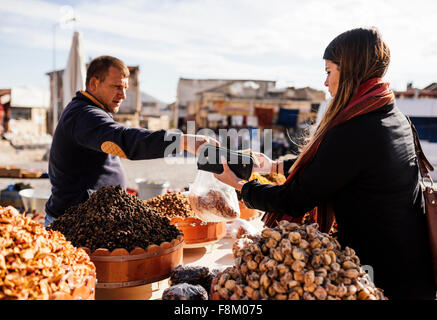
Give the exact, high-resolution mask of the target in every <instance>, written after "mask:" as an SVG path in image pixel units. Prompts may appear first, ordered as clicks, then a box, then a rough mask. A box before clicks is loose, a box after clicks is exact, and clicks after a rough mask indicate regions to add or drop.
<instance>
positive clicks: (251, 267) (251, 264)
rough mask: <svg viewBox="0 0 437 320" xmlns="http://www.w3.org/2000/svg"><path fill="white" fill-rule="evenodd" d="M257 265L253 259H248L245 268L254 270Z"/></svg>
mask: <svg viewBox="0 0 437 320" xmlns="http://www.w3.org/2000/svg"><path fill="white" fill-rule="evenodd" d="M257 267H258V263H256V262H255V261H253V260H250V261H249V262H248V263H247V268H248V269H249V270H251V271H252V270H255V269H256V268H257Z"/></svg>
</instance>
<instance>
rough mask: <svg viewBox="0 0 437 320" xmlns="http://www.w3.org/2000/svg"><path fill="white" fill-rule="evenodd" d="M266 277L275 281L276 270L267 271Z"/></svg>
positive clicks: (277, 273)
mask: <svg viewBox="0 0 437 320" xmlns="http://www.w3.org/2000/svg"><path fill="white" fill-rule="evenodd" d="M267 275H268V276H269V278H270V279H276V278H277V277H278V276H279V272H278V268H273V269H272V270H269V271H267Z"/></svg>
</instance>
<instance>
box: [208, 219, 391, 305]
mask: <svg viewBox="0 0 437 320" xmlns="http://www.w3.org/2000/svg"><path fill="white" fill-rule="evenodd" d="M232 253H233V256H234V258H235V265H234V266H233V267H229V268H227V269H225V270H224V271H223V272H221V273H219V274H218V275H217V276H216V277H215V278H214V279H213V282H212V292H213V294H216V295H218V297H219V298H220V299H231V300H240V299H243V300H247V299H253V300H260V299H275V300H287V299H290V300H300V299H304V300H385V299H386V298H385V296H384V294H383V291H382V290H381V289H378V288H376V287H375V285H374V284H373V283H372V282H371V280H370V278H369V277H368V275H367V273H366V272H365V271H364V270H363V269H362V267H361V265H360V260H359V258H358V256H357V255H356V254H355V251H354V250H353V249H351V248H349V247H346V248H345V249H344V250H342V249H341V246H340V244H339V243H338V241H337V240H335V239H332V238H330V237H329V236H328V235H327V234H325V233H321V232H319V231H318V226H317V224H310V225H308V224H307V225H298V224H296V223H291V222H288V221H281V222H280V223H279V225H278V226H277V227H275V228H265V229H264V230H263V231H262V234H261V235H260V236H258V237H257V238H252V239H249V238H241V239H239V240H237V241H236V242H235V243H234V245H233V247H232Z"/></svg>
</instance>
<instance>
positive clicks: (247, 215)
mask: <svg viewBox="0 0 437 320" xmlns="http://www.w3.org/2000/svg"><path fill="white" fill-rule="evenodd" d="M238 205H239V206H240V218H241V219H244V220H247V221H250V220H253V219H255V218H257V217H258V216H259V215H260V213H261V211H259V210H257V209H249V208H248V207H246V205H245V204H244V202H243V201H242V200H240V201H238Z"/></svg>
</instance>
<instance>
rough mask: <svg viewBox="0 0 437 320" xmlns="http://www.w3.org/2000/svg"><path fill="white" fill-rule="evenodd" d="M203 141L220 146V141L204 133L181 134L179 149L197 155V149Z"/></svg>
mask: <svg viewBox="0 0 437 320" xmlns="http://www.w3.org/2000/svg"><path fill="white" fill-rule="evenodd" d="M205 143H208V144H212V145H216V146H218V147H219V146H220V142H218V141H217V140H216V139H214V138H211V137H209V136H206V135H195V134H183V135H182V137H181V145H180V147H181V150H185V151H187V152H190V153H192V154H195V155H199V150H200V148H201V147H202V145H204V144H205Z"/></svg>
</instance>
